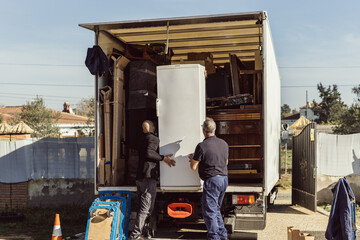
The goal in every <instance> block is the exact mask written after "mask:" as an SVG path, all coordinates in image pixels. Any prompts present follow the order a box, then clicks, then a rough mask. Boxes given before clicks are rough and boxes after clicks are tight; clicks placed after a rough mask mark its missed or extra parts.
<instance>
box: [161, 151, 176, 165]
mask: <svg viewBox="0 0 360 240" xmlns="http://www.w3.org/2000/svg"><path fill="white" fill-rule="evenodd" d="M172 156H173V155H172V154H170V155H166V156H165V157H164V159H163V161H164V163H166V164H167V165H169V167H172V166H175V164H176V162H175V160H174V159H172V158H171V157H172Z"/></svg>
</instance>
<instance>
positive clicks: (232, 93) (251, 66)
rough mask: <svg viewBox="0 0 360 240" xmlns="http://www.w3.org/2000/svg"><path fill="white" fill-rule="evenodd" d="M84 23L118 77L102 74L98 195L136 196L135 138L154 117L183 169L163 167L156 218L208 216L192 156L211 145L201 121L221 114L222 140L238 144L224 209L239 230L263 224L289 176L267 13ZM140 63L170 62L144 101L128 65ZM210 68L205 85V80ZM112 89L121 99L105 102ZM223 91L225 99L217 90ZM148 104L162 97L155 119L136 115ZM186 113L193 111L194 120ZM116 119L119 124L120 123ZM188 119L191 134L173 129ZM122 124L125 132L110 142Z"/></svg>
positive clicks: (98, 85) (165, 149) (163, 144)
mask: <svg viewBox="0 0 360 240" xmlns="http://www.w3.org/2000/svg"><path fill="white" fill-rule="evenodd" d="M80 26H81V27H84V28H87V29H90V30H92V31H94V33H95V44H96V45H99V46H100V47H101V49H102V50H103V52H104V53H105V54H106V55H107V56H108V58H109V59H110V60H112V61H113V62H112V64H110V66H114V69H112V70H111V71H110V72H111V73H110V74H105V75H103V76H101V77H98V76H95V101H96V105H95V108H96V111H95V112H96V116H95V118H96V133H95V139H96V141H95V142H96V161H95V164H96V166H95V169H96V174H95V176H96V177H95V192H99V191H114V190H130V191H132V192H136V185H135V179H134V175H135V172H136V161H137V158H138V155H137V152H136V146H135V145H136V144H135V145H134V143H133V142H136V137H138V136H137V135H139V134H141V125H140V124H141V121H139V119H141V117H144V116H146V117H148V118H151V119H152V120H153V121H155V122H156V124H157V129H159V137H160V151H161V153H163V154H167V153H171V154H174V157H175V159H176V160H177V166H176V167H174V168H171V169H169V168H165V167H164V166H161V169H160V170H161V171H160V184H159V187H158V190H157V191H158V195H157V201H156V211H155V212H154V214H153V216H154V219H156V220H157V221H161V220H166V219H167V218H176V217H177V216H181V217H184V216H185V215H186V218H182V219H181V220H182V221H183V222H184V221H185V222H186V221H196V220H198V219H200V218H201V207H200V206H199V204H200V202H201V201H200V198H201V181H200V180H199V178H198V176H197V175H196V174H197V173H196V172H195V174H194V172H191V170H190V169H189V168H188V161H187V160H186V154H187V153H190V152H189V151H190V149H195V147H196V143H197V142H200V141H201V140H202V136H201V122H202V121H203V120H204V119H205V117H206V116H207V117H212V118H213V119H214V120H215V122H216V124H217V130H216V135H217V136H218V137H220V138H222V139H224V140H225V141H226V142H227V143H228V145H229V159H228V160H229V165H228V169H229V170H228V172H229V187H228V189H227V192H226V196H225V198H224V202H223V208H222V212H223V213H224V217H225V223H226V225H227V227H228V229H229V230H230V231H233V230H234V229H262V228H264V227H265V222H266V221H265V220H266V211H267V205H268V204H270V202H272V201H273V199H274V196H275V194H276V186H275V185H276V183H277V181H278V179H279V174H280V173H279V170H280V166H279V162H280V154H279V152H280V126H281V123H280V95H281V94H280V76H279V71H278V66H277V62H276V57H275V52H274V46H273V42H272V37H271V32H270V26H269V20H268V16H267V12H266V11H258V12H249V13H235V14H225V15H210V16H195V17H179V18H164V19H154V20H135V21H122V22H121V21H120V22H107V23H88V24H80ZM153 54H155V55H156V56H155V57H153ZM114 56H115V57H114ZM121 57H122V59H125V60H124V61H121V59H120V58H121ZM119 59H120V60H119ZM136 59H142V60H143V59H147V60H151V61H152V62H156V61H160V62H161V64H156V65H157V71H156V68H155V70H154V69H152V70H151V71H150V70H149V68H144V69H145V70H144V69H143V70H141V71H143V72H152V73H151V74H152V75H154V76H155V75H156V72H157V83H156V84H157V85H156V87H155V89H153V90H154V94H152V91H145V92H141V91H140V93H141V94H142V95H141V94H140V95H141V96H140V95H136V94H137V93H139V90H138V89H136V87H135V88H133V89H132V87H131V84H129V82H128V80H127V79H129V75H131V74H132V73H129V72H128V70H127V68H124V67H125V66H126V64H127V63H128V62H129V61H130V63H129V65H128V67H129V66H130V64H131V63H132V62H136ZM159 59H160V60H159ZM186 64H189V65H186ZM121 65H122V67H123V68H121ZM159 65H161V66H159ZM136 66H138V65H136V64H135V63H134V64H132V65H131V66H130V67H131V68H132V70H131V69H130V70H129V71H136V70H137V67H136ZM205 69H206V72H207V78H206V80H205V77H204V76H203V75H202V72H204V70H205ZM123 71H125V73H124V72H123ZM221 71H223V72H225V73H226V74H225V75H226V76H227V77H226V78H224V79H230V80H229V82H227V83H226V84H228V86H227V88H225V90H224V86H222V85H221V83H220V85H218V84H219V80H215V81H213V79H212V77H213V76H214V74H215V75H216V74H220V72H221ZM123 74H125V75H123ZM220 75H221V74H220ZM130 78H131V76H130ZM119 80H120V81H121V84H119ZM182 80H183V81H182ZM226 81H227V80H225V82H226ZM115 82H116V83H115ZM225 82H224V83H225ZM191 84H192V85H191ZM226 84H225V85H226ZM106 86H108V87H110V88H113V90H114V89H115V88H117V89H120V90H118V92H117V93H116V94H115V93H114V95H117V99H115V100H114V99H112V98H111V97H109V98H108V99H107V102H106V94H107V93H109V88H107V87H106ZM119 86H120V87H119ZM123 86H124V87H123ZM151 86H152V87H154V86H153V85H151ZM186 86H188V87H186ZM217 86H218V87H217ZM129 88H131V89H130V90H129ZM184 89H186V91H188V90H191V94H185V95H184ZM229 89H230V90H229ZM131 91H133V92H131ZM220 91H222V92H223V93H221V94H218V93H219V92H220ZM167 93H170V94H167ZM131 94H133V95H131ZM217 94H218V95H217ZM130 95H131V98H132V100H131V101H133V102H131V103H130V101H129V96H130ZM136 96H139V98H138V99H136ZM144 96H145V97H146V98H147V100H144V99H143V98H144ZM151 96H153V99H152V97H151ZM134 99H135V100H134ZM149 99H152V100H149ZM147 101H150V102H151V101H156V106H153V105H152V104H150V105H151V107H152V108H153V110H154V112H155V113H153V115H151V114H148V113H145V114H144V111H145V112H146V110H144V111H143V112H141V111H140V110H139V111H135V110H134V109H135V108H137V106H138V104H140V103H142V102H145V104H146V103H148V102H147ZM115 103H117V104H115ZM112 105H116V107H117V108H118V110H117V112H115V111H113V112H111V111H110V110H109V108H108V107H109V106H110V108H111V107H112ZM107 106H108V107H107ZM119 106H120V108H119ZM155 107H156V109H155ZM174 107H175V108H176V109H174ZM119 109H120V110H119ZM107 113H108V115H106V114H107ZM114 114H115V115H118V116H117V117H118V118H115V117H114V116H113V115H114ZM187 114H190V115H191V114H194V117H193V119H191V120H192V121H191V122H189V121H188V119H189V115H187ZM150 115H151V117H149V116H150ZM178 117H180V119H179V118H178ZM111 119H114V121H116V122H117V123H116V124H114V123H111V121H112V120H111ZM186 119H187V120H186ZM136 121H138V122H136ZM184 121H185V123H186V127H184V128H183V129H179V128H177V127H178V126H173V125H174V124H175V125H176V124H178V123H179V122H184ZM119 122H120V124H118V123H119ZM135 123H136V124H137V125H134V124H135ZM112 124H113V125H112ZM189 124H190V125H189ZM191 124H192V125H191ZM115 125H116V129H118V130H119V129H120V131H119V133H117V134H115V135H112V136H111V137H109V134H111V133H112V131H113V130H114V129H115ZM134 129H138V130H139V131H138V132H136V131H135V130H134ZM114 136H115V137H114ZM134 138H135V140H134ZM110 146H112V148H113V151H114V149H120V153H119V152H116V153H114V152H112V153H107V151H110V150H111V147H110ZM184 162H185V163H184ZM161 179H167V180H166V181H161ZM174 203H175V205H174ZM172 204H173V205H172ZM182 204H183V205H182ZM189 206H190V208H188V207H189ZM176 212H179V213H187V214H185V215H184V214H178V215H177V214H174V213H176ZM178 221H180V219H178Z"/></svg>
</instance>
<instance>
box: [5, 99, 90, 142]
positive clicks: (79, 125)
mask: <svg viewBox="0 0 360 240" xmlns="http://www.w3.org/2000/svg"><path fill="white" fill-rule="evenodd" d="M21 108H22V106H6V107H0V114H1V115H2V116H3V118H4V121H5V122H10V120H11V119H12V117H13V116H14V115H15V114H16V113H17V114H20V113H21ZM52 111H53V114H54V115H55V114H58V113H60V117H59V120H58V122H57V123H56V124H55V125H56V126H58V127H59V128H60V134H61V137H79V136H91V135H93V132H94V123H89V118H87V117H84V116H79V115H75V114H70V113H67V112H59V111H55V110H52Z"/></svg>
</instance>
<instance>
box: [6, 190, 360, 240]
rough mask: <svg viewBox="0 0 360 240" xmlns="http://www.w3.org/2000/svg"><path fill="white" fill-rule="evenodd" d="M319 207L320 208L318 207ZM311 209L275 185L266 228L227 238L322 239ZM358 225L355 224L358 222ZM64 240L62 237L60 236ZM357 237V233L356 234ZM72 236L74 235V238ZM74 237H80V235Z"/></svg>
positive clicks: (181, 234)
mask: <svg viewBox="0 0 360 240" xmlns="http://www.w3.org/2000/svg"><path fill="white" fill-rule="evenodd" d="M320 210H321V209H320ZM322 212H323V213H321V212H312V211H310V210H307V209H305V208H303V207H300V206H291V188H288V189H283V188H279V193H278V197H277V199H276V200H275V204H274V205H272V206H269V208H268V213H267V216H266V217H267V220H266V227H265V229H264V230H259V231H237V232H236V233H235V234H232V235H231V236H229V237H230V239H239V240H241V239H242V240H245V239H246V240H251V239H252V240H253V239H257V240H275V239H276V240H286V239H287V227H288V226H294V227H295V228H297V229H299V230H300V231H301V232H306V233H311V234H312V235H314V236H315V239H316V240H325V231H326V227H327V224H328V219H329V217H328V215H326V212H325V211H322ZM358 225H359V223H358ZM63 237H64V239H65V237H66V236H63ZM357 237H358V239H360V232H359V231H358V235H357ZM5 239H6V240H9V239H13V240H15V239H16V240H20V239H26V240H32V239H31V238H26V236H13V237H10V238H9V237H6V238H2V237H1V236H0V240H5ZM74 239H75V238H74ZM76 239H83V236H82V237H80V238H76ZM153 239H159V240H165V239H169V240H170V239H189V240H190V239H206V229H205V225H204V224H200V225H194V226H191V228H184V227H183V228H175V227H174V228H172V227H170V228H164V229H158V231H157V237H156V238H153Z"/></svg>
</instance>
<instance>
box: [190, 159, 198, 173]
mask: <svg viewBox="0 0 360 240" xmlns="http://www.w3.org/2000/svg"><path fill="white" fill-rule="evenodd" d="M198 166H199V161H196V160H194V159H191V162H190V168H191V170H193V171H196V170H197V169H198Z"/></svg>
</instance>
